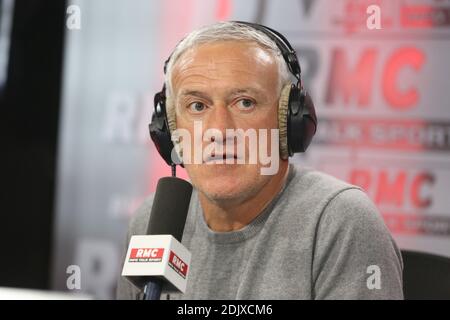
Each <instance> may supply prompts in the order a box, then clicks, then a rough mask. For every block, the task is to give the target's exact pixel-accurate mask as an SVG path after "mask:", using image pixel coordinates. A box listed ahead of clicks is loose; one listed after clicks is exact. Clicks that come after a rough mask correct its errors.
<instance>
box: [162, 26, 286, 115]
mask: <svg viewBox="0 0 450 320" xmlns="http://www.w3.org/2000/svg"><path fill="white" fill-rule="evenodd" d="M229 40H234V41H247V42H256V43H257V44H258V45H259V46H261V47H262V48H263V49H266V50H268V51H269V52H270V53H272V55H273V56H274V58H275V60H276V61H277V64H278V70H279V80H280V81H279V90H281V88H282V87H283V86H284V85H285V84H286V83H287V82H288V81H290V78H291V74H290V72H289V69H288V66H287V64H286V62H285V60H284V58H283V55H282V54H281V51H280V49H279V48H278V46H277V44H276V43H275V42H274V41H273V40H272V39H270V38H269V37H268V36H267V35H266V34H265V33H264V32H262V31H260V30H257V29H255V28H252V27H251V26H248V25H244V24H239V23H236V22H219V23H215V24H212V25H208V26H205V27H202V28H200V29H197V30H194V31H193V32H191V33H190V34H188V35H187V36H186V37H185V38H184V39H183V40H181V41H180V42H179V43H178V45H177V46H176V48H175V50H174V51H173V52H172V55H171V57H170V60H169V62H168V64H167V69H166V74H165V77H164V83H165V85H166V96H167V97H170V98H171V99H170V100H172V99H173V87H172V70H173V67H174V65H175V63H176V62H177V60H178V58H179V57H180V56H181V55H182V54H183V53H184V52H185V51H186V50H188V49H190V48H192V47H195V46H197V45H200V44H204V43H212V42H219V41H229ZM169 108H170V106H169Z"/></svg>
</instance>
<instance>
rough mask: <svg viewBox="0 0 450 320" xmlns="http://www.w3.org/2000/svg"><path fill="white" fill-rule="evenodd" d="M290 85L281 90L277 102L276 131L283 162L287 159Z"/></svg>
mask: <svg viewBox="0 0 450 320" xmlns="http://www.w3.org/2000/svg"><path fill="white" fill-rule="evenodd" d="M290 92H291V85H290V84H288V85H285V86H284V87H283V89H282V90H281V94H280V99H279V101H278V130H279V138H280V142H279V143H280V157H281V159H283V160H286V159H287V158H289V148H288V133H287V130H288V129H287V126H288V108H289V97H290Z"/></svg>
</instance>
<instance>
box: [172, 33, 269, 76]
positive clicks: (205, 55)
mask: <svg viewBox="0 0 450 320" xmlns="http://www.w3.org/2000/svg"><path fill="white" fill-rule="evenodd" d="M249 61H251V62H254V63H258V62H259V63H263V64H268V65H270V64H273V63H274V62H275V59H274V57H273V55H272V54H271V53H269V51H268V50H267V49H265V48H262V47H261V46H260V45H258V44H257V43H256V42H250V41H230V40H226V41H215V42H210V43H202V44H198V45H195V46H193V47H191V48H189V49H187V50H186V51H184V52H183V53H182V54H181V55H180V56H179V57H178V59H177V61H176V62H175V63H174V69H183V67H204V68H215V67H216V66H217V65H218V64H221V63H223V62H237V63H241V64H247V63H248V62H249Z"/></svg>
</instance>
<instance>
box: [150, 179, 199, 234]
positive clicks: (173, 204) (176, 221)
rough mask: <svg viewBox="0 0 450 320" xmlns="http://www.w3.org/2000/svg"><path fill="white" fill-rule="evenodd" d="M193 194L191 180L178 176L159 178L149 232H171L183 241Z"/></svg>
mask: <svg viewBox="0 0 450 320" xmlns="http://www.w3.org/2000/svg"><path fill="white" fill-rule="evenodd" d="M191 195H192V185H191V184H190V183H189V182H187V181H185V180H183V179H179V178H176V177H164V178H161V179H159V181H158V185H157V187H156V192H155V197H154V198H153V205H152V211H151V214H150V220H149V223H148V228H147V234H148V235H156V234H170V235H172V236H173V237H174V238H175V239H177V240H178V241H179V242H181V238H182V236H183V230H184V225H185V224H186V218H187V214H188V211H189V203H190V201H191Z"/></svg>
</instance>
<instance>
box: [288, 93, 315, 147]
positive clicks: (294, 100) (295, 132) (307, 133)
mask: <svg viewBox="0 0 450 320" xmlns="http://www.w3.org/2000/svg"><path fill="white" fill-rule="evenodd" d="M287 124H288V125H287V128H288V130H287V132H288V134H287V136H288V149H289V155H290V156H292V155H293V154H294V153H297V152H305V151H306V149H307V148H308V146H309V144H310V143H311V140H312V138H313V136H314V134H315V133H316V128H317V118H316V112H315V109H314V103H313V102H312V99H311V97H310V96H309V94H308V93H307V92H306V91H305V90H304V89H299V88H298V87H297V86H295V87H293V88H291V94H290V98H289V108H288V121H287Z"/></svg>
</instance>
